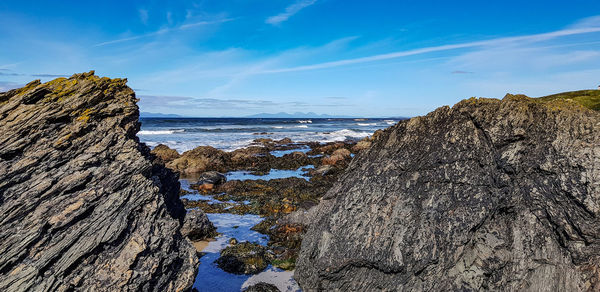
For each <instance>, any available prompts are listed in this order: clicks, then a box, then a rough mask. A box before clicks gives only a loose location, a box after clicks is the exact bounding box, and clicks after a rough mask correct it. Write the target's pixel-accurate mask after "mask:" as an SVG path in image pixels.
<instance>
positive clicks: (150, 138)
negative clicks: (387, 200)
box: [138, 118, 398, 155]
mask: <svg viewBox="0 0 600 292" xmlns="http://www.w3.org/2000/svg"><path fill="white" fill-rule="evenodd" d="M140 121H141V123H142V127H141V130H140V132H139V133H138V137H139V138H140V140H141V142H144V143H146V144H147V145H148V146H150V147H155V146H156V145H158V144H165V145H167V146H169V147H170V148H172V149H175V150H177V152H179V153H183V152H185V151H188V150H192V149H194V148H196V147H198V146H212V147H215V148H217V149H221V150H225V151H232V150H235V149H239V148H244V147H247V146H248V145H250V144H251V143H252V141H253V140H255V139H258V138H270V139H274V140H279V139H283V138H290V139H292V140H293V141H294V142H312V141H316V142H334V141H344V140H360V139H362V138H364V137H367V136H369V135H371V134H373V132H375V131H376V130H378V129H383V128H387V127H389V126H391V125H393V124H395V123H396V122H397V121H398V120H390V119H255V118H141V119H140ZM299 150H300V151H307V150H306V148H303V149H302V148H301V149H299ZM286 153H288V152H284V153H279V152H277V153H275V154H277V155H283V154H286Z"/></svg>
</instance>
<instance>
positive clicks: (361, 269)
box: [295, 95, 600, 291]
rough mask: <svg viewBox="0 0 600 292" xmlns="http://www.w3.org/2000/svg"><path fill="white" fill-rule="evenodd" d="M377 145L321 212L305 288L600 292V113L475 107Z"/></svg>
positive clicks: (488, 102) (558, 106) (414, 122)
mask: <svg viewBox="0 0 600 292" xmlns="http://www.w3.org/2000/svg"><path fill="white" fill-rule="evenodd" d="M546 100H548V101H547V102H546ZM574 100H575V99H574ZM371 143H372V146H371V147H370V148H368V149H366V150H364V151H363V152H361V153H360V154H359V155H357V156H356V157H355V158H354V160H353V162H352V163H351V164H350V166H349V167H348V169H347V172H346V173H345V174H343V175H342V176H341V177H340V180H339V181H338V182H337V183H336V184H335V185H334V186H333V188H332V189H331V190H330V191H329V192H328V193H327V194H326V195H325V196H324V198H323V199H322V201H321V203H320V204H319V205H318V206H317V207H316V208H317V209H316V210H315V213H316V216H315V218H314V219H313V220H312V224H310V229H309V230H308V233H307V234H306V236H305V237H304V239H303V242H302V248H301V254H300V257H299V260H298V263H297V269H296V274H295V276H296V279H297V280H298V282H299V283H300V285H301V287H302V288H303V289H304V290H307V291H313V290H325V291H333V290H339V291H351V290H354V291H369V290H388V291H391V290H394V291H457V290H458V291H465V290H467V291H477V290H493V291H599V290H600V114H599V113H598V112H595V111H592V110H589V109H587V108H584V107H582V106H581V105H579V104H577V103H576V102H574V101H570V100H564V99H554V100H551V99H542V100H536V99H531V98H528V97H525V96H513V95H508V96H506V97H505V98H504V99H503V100H501V101H500V100H496V99H469V100H465V101H462V102H460V103H458V104H457V105H455V106H454V107H452V108H450V107H442V108H439V109H437V110H435V111H434V112H432V113H430V114H428V115H427V116H423V117H416V118H413V119H410V120H406V121H402V122H400V123H398V124H397V125H395V126H393V127H391V128H389V129H387V130H385V131H384V132H383V133H379V134H378V135H377V136H376V137H375V138H374V139H373V140H372V141H371Z"/></svg>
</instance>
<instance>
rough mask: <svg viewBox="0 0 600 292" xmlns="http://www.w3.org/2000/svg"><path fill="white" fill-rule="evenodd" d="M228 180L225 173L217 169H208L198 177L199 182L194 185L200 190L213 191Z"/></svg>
mask: <svg viewBox="0 0 600 292" xmlns="http://www.w3.org/2000/svg"><path fill="white" fill-rule="evenodd" d="M226 181H227V177H226V176H225V175H224V174H222V173H220V172H217V171H207V172H204V173H202V174H201V175H200V176H199V177H198V182H197V183H196V184H194V185H193V186H192V187H193V188H194V189H196V190H199V191H212V190H213V189H214V188H215V187H217V186H220V185H222V184H224V183H225V182H226Z"/></svg>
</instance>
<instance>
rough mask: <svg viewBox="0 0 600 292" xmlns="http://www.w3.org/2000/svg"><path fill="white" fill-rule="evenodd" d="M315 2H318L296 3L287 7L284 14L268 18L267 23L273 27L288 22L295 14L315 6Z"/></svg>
mask: <svg viewBox="0 0 600 292" xmlns="http://www.w3.org/2000/svg"><path fill="white" fill-rule="evenodd" d="M315 2H317V0H298V1H296V3H294V4H292V5H290V6H288V7H286V8H285V11H284V12H282V13H280V14H277V15H274V16H271V17H268V18H267V20H265V22H266V23H268V24H273V25H277V24H280V23H282V22H284V21H286V20H288V19H289V18H290V17H292V16H293V15H294V14H296V13H298V12H300V10H302V9H304V8H306V7H308V6H311V5H313V4H315Z"/></svg>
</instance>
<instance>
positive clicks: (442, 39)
mask: <svg viewBox="0 0 600 292" xmlns="http://www.w3.org/2000/svg"><path fill="white" fill-rule="evenodd" d="M0 44H2V45H0V91H6V90H8V89H11V88H16V87H19V86H22V85H23V84H26V83H27V82H29V81H31V80H34V79H41V80H42V81H49V80H51V79H54V78H56V77H60V76H70V75H72V74H73V73H78V72H87V71H90V70H95V71H96V74H97V75H99V76H108V77H111V78H116V77H119V78H127V79H128V85H129V86H130V87H131V88H133V89H134V90H135V91H136V95H137V97H138V98H139V99H140V102H139V103H138V104H139V106H140V110H141V111H145V112H160V113H171V114H179V115H183V116H196V117H218V116H244V115H250V114H256V113H262V112H267V113H276V112H315V113H318V114H330V115H349V116H362V117H398V116H405V117H409V116H417V115H424V114H426V113H428V112H429V111H431V110H434V109H435V108H437V107H439V106H443V105H453V104H455V103H456V102H458V101H460V100H462V99H464V98H469V97H472V96H476V97H494V98H502V97H503V96H504V95H505V94H506V93H522V94H526V95H529V96H544V95H548V94H552V93H558V92H563V91H571V90H579V89H590V88H596V87H597V86H598V85H600V1H598V0H589V1H583V0H571V1H555V0H545V1H537V0H529V1H523V0H520V1H513V0H505V1H481V0H479V1H459V0H456V1H423V0H421V1H416V0H415V1H413V0H406V1H377V0H371V1H355V0H290V1H284V0H264V1H258V0H229V1H227V0H206V1H168V2H167V1H111V0H105V1H84V0H82V1H33V0H32V1H21V0H19V1H13V0H2V1H0Z"/></svg>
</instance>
